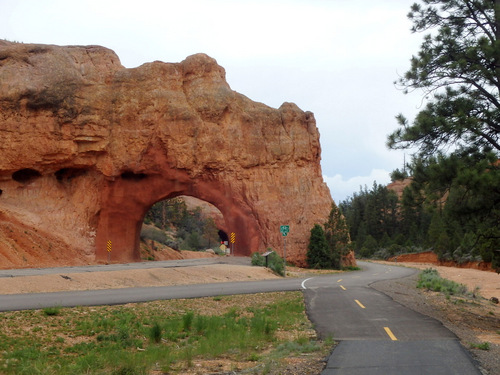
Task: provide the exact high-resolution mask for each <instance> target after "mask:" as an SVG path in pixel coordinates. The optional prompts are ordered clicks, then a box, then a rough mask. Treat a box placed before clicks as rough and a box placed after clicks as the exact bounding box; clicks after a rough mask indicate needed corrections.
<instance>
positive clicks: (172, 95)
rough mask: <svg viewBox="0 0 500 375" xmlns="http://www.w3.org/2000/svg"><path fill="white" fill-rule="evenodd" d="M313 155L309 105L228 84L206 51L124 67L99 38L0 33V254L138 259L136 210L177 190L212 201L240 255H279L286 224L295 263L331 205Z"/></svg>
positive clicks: (140, 214) (140, 213)
mask: <svg viewBox="0 0 500 375" xmlns="http://www.w3.org/2000/svg"><path fill="white" fill-rule="evenodd" d="M320 153H321V149H320V143H319V133H318V129H317V128H316V123H315V119H314V116H313V114H312V113H310V112H303V111H302V110H300V109H299V108H298V107H297V106H296V105H295V104H291V103H284V104H283V105H282V106H281V107H280V108H279V109H274V108H270V107H268V106H266V105H264V104H261V103H256V102H253V101H251V100H250V99H248V98H247V97H245V96H243V95H241V94H239V93H237V92H235V91H232V90H231V88H230V87H229V85H228V84H227V82H226V80H225V71H224V69H223V68H222V67H221V66H219V65H218V64H217V62H216V61H215V60H214V59H212V58H210V57H208V56H206V55H204V54H197V55H193V56H190V57H188V58H186V60H184V61H182V62H181V63H163V62H157V61H156V62H152V63H147V64H144V65H141V66H140V67H138V68H133V69H127V68H124V67H123V66H122V65H121V64H120V61H119V59H118V57H117V56H116V54H115V53H114V52H113V51H111V50H109V49H106V48H103V47H99V46H66V47H60V46H53V45H33V44H18V43H10V42H6V41H0V248H3V249H4V253H3V255H0V263H3V266H5V265H6V266H9V265H10V264H13V265H14V264H17V263H16V260H15V258H16V257H17V258H21V257H22V258H23V259H24V261H25V262H26V265H32V264H29V263H30V262H31V263H33V262H36V259H35V258H31V256H32V253H33V252H35V251H37V252H39V253H41V254H42V256H47V257H50V252H51V249H53V248H54V247H57V246H58V247H64V248H65V249H66V252H67V254H71V256H70V257H74V259H80V260H81V259H88V260H89V261H93V260H94V258H95V259H97V260H106V259H107V258H108V256H110V257H111V260H112V261H135V260H139V259H138V258H139V251H138V246H139V231H140V227H141V224H142V221H143V218H144V215H145V213H146V212H147V211H148V210H149V208H150V207H151V206H152V205H153V204H154V203H156V202H158V201H160V200H163V199H166V198H172V197H175V196H178V195H188V196H193V197H196V198H199V199H202V200H204V201H207V202H209V203H211V204H213V205H215V206H216V207H217V208H218V209H219V210H220V211H221V212H222V214H223V215H224V228H220V229H223V230H224V231H225V232H226V233H230V232H235V233H236V243H235V251H236V254H239V255H249V254H251V253H252V252H255V251H263V250H265V249H266V248H267V247H272V248H273V249H275V250H277V251H278V252H280V253H281V252H282V251H283V238H282V236H281V234H280V232H279V228H280V225H284V224H286V225H290V233H289V235H288V237H287V259H288V260H290V261H293V262H296V263H304V261H305V254H306V251H307V242H308V240H309V231H310V229H311V228H312V226H313V225H314V223H323V222H324V221H325V219H326V217H327V216H328V213H329V211H330V208H331V204H332V199H331V197H330V193H329V191H328V188H327V186H326V185H325V183H324V182H323V178H322V175H321V168H320ZM14 233H16V234H17V236H18V237H17V238H15V239H13V237H12V236H13V234H14ZM42 239H43V240H42ZM108 241H111V244H112V247H111V249H112V251H111V253H110V254H108V252H107V244H108ZM5 249H7V250H8V251H7V252H6V251H5ZM6 254H7V255H6ZM43 254H44V255H43ZM54 261H55V262H56V261H57V259H54ZM9 262H10V263H9ZM0 266H2V264H0Z"/></svg>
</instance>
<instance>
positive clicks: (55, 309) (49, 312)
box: [43, 306, 61, 316]
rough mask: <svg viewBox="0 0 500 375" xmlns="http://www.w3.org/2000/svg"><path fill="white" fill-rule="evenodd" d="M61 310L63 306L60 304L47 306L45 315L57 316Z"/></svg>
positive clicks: (44, 311) (44, 310)
mask: <svg viewBox="0 0 500 375" xmlns="http://www.w3.org/2000/svg"><path fill="white" fill-rule="evenodd" d="M60 312H61V308H60V307H59V306H53V307H46V308H45V309H43V313H44V315H45V316H56V315H59V313H60Z"/></svg>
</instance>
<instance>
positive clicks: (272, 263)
mask: <svg viewBox="0 0 500 375" xmlns="http://www.w3.org/2000/svg"><path fill="white" fill-rule="evenodd" d="M267 251H268V252H270V254H269V255H268V256H267V267H268V268H269V269H270V270H271V271H273V272H274V273H276V274H278V275H280V276H285V262H284V260H283V258H281V257H280V256H279V255H278V253H277V252H276V251H274V250H272V249H271V248H268V249H267ZM252 266H260V267H264V266H266V257H264V256H262V254H260V253H253V254H252Z"/></svg>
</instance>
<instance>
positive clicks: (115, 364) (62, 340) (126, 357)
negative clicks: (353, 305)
mask: <svg viewBox="0 0 500 375" xmlns="http://www.w3.org/2000/svg"><path fill="white" fill-rule="evenodd" d="M304 309H305V307H304V303H303V297H302V294H301V293H299V292H296V293H268V294H259V295H245V296H228V297H215V298H203V299H193V300H172V301H158V302H152V303H144V304H130V305H126V306H111V307H79V308H73V309H69V308H54V309H45V310H35V311H22V312H8V313H1V314H0V373H2V374H16V375H18V374H51V375H57V374H117V375H118V374H127V375H135V374H141V375H142V374H152V373H171V374H175V373H181V372H182V373H185V372H186V371H187V372H189V371H190V369H193V368H196V367H197V368H198V369H200V368H202V369H206V368H207V371H209V370H208V366H210V365H211V363H212V362H213V361H214V360H220V361H221V362H220V363H218V364H215V366H217V368H218V371H220V369H221V368H222V366H223V364H224V363H227V362H229V363H230V364H231V365H230V366H233V367H230V368H229V369H228V370H234V369H235V368H234V366H237V367H238V368H253V370H252V374H263V373H270V372H271V370H273V369H276V368H280V366H285V365H286V360H287V358H293V357H301V354H303V353H316V354H317V355H318V356H320V357H321V356H324V355H326V352H327V351H329V350H330V349H331V346H332V345H333V343H332V342H331V341H327V342H320V341H317V340H316V339H315V335H314V331H313V330H312V327H311V323H310V322H309V321H308V319H307V317H306V315H305V313H304ZM235 364H236V365H235ZM154 371H157V372H154Z"/></svg>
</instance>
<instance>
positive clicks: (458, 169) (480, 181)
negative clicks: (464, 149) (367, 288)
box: [339, 155, 500, 269]
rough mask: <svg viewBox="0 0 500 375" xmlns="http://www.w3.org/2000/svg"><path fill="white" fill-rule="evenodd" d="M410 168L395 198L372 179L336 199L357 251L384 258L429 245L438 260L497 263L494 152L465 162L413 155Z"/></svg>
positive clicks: (499, 174) (499, 235)
mask: <svg viewBox="0 0 500 375" xmlns="http://www.w3.org/2000/svg"><path fill="white" fill-rule="evenodd" d="M410 167H411V172H412V178H411V183H410V184H409V185H408V186H407V187H406V188H405V189H404V191H403V194H402V196H401V198H400V199H398V197H397V195H396V193H395V192H393V191H392V190H390V189H388V188H387V187H386V186H382V185H378V184H377V183H374V184H373V186H372V188H371V189H370V190H368V189H367V187H364V188H362V189H360V191H359V192H358V193H355V194H353V196H352V197H349V198H348V199H346V200H344V201H342V202H341V203H340V204H339V208H340V210H341V212H342V214H343V215H344V217H345V219H346V222H347V225H348V227H349V233H350V236H351V239H352V241H353V247H354V250H355V253H356V254H357V256H358V257H363V258H381V259H386V258H388V257H390V256H394V255H397V254H401V253H408V252H417V251H424V250H432V251H434V252H435V253H436V254H437V256H438V258H439V259H441V260H454V261H456V262H459V263H462V262H466V261H486V262H492V263H493V266H494V267H496V268H497V269H498V268H500V168H499V163H498V162H497V161H496V159H495V158H494V155H490V158H489V159H488V158H485V159H483V160H482V162H479V161H477V160H476V161H470V164H467V163H465V159H464V158H456V157H454V156H450V157H444V156H441V157H439V158H431V159H429V160H428V161H427V163H426V164H425V165H423V164H422V160H414V161H413V163H412V164H411V165H410ZM395 176H399V177H402V176H401V172H400V171H395V173H393V177H395Z"/></svg>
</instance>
